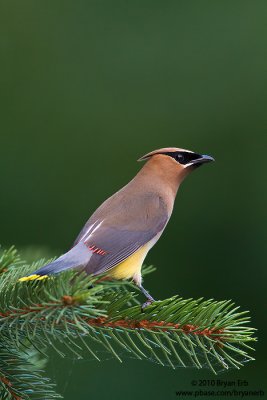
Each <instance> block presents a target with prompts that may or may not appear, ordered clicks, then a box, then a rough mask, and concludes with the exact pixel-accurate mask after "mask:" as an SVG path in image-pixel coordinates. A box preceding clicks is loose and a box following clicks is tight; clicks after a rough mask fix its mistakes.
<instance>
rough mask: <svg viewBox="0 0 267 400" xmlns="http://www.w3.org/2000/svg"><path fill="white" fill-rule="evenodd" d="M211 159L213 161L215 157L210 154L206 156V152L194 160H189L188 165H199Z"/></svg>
mask: <svg viewBox="0 0 267 400" xmlns="http://www.w3.org/2000/svg"><path fill="white" fill-rule="evenodd" d="M211 161H215V159H214V158H213V157H211V156H208V155H206V154H203V155H201V156H200V157H199V158H196V159H195V160H192V161H190V164H189V165H193V166H196V167H197V166H200V165H202V164H204V163H208V162H211Z"/></svg>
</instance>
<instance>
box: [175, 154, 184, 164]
mask: <svg viewBox="0 0 267 400" xmlns="http://www.w3.org/2000/svg"><path fill="white" fill-rule="evenodd" d="M175 158H176V161H178V162H179V163H180V164H183V163H184V162H185V156H184V155H183V154H181V153H178V154H176V157H175Z"/></svg>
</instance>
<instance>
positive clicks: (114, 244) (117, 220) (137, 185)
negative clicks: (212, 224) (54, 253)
mask: <svg viewBox="0 0 267 400" xmlns="http://www.w3.org/2000/svg"><path fill="white" fill-rule="evenodd" d="M137 161H145V164H144V166H143V167H142V168H141V169H140V170H139V171H138V173H137V174H136V176H135V177H134V178H133V179H132V180H130V182H129V183H128V184H126V185H125V186H124V187H122V189H120V190H118V191H117V192H116V193H115V194H113V195H112V196H111V197H109V198H108V199H107V200H105V201H104V202H103V203H102V204H101V205H100V207H98V208H97V209H96V211H95V212H94V213H93V214H92V215H91V217H90V218H89V219H88V221H87V222H86V224H85V225H84V227H83V228H82V230H81V232H80V233H79V235H78V236H77V238H76V240H75V242H74V244H73V247H72V248H71V249H70V250H69V251H67V252H66V253H65V254H63V255H61V256H60V257H59V258H57V259H56V260H54V261H52V262H50V263H49V264H47V265H45V266H43V267H41V268H39V269H38V270H36V271H35V272H34V273H32V274H31V275H28V276H24V277H22V278H20V279H19V281H21V282H23V281H28V280H42V279H45V278H47V277H49V276H50V275H53V274H58V273H60V272H62V271H65V270H68V269H77V270H82V271H85V272H86V273H87V274H90V275H93V276H97V275H100V274H101V275H102V274H105V275H107V277H109V278H112V279H118V280H126V279H132V281H133V282H134V283H135V284H136V285H137V286H138V288H139V289H140V290H141V292H142V293H143V294H144V296H145V297H146V302H145V303H144V304H143V306H142V308H145V307H147V306H148V305H150V304H151V303H153V302H154V301H155V300H154V298H153V297H152V296H151V294H150V293H149V292H148V291H147V290H146V289H145V288H144V287H143V285H142V265H143V262H144V260H145V257H146V256H147V253H148V252H149V250H150V249H151V248H152V247H153V246H154V245H155V243H156V242H157V241H158V240H159V238H160V236H161V235H162V233H163V231H164V229H165V228H166V225H167V223H168V221H169V219H170V217H171V215H172V211H173V207H174V201H175V198H176V194H177V191H178V189H179V187H180V184H181V183H182V182H183V180H184V179H185V177H186V176H187V175H189V174H190V173H191V172H192V171H194V170H195V169H196V168H197V167H199V166H201V165H203V164H205V163H208V162H211V161H215V160H214V158H213V157H211V156H209V155H205V154H204V155H203V154H199V153H195V152H194V151H191V150H186V149H182V148H177V147H165V148H161V149H157V150H154V151H152V152H150V153H147V154H145V155H144V156H142V157H141V158H139V159H138V160H137Z"/></svg>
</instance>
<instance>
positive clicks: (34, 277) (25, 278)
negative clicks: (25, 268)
mask: <svg viewBox="0 0 267 400" xmlns="http://www.w3.org/2000/svg"><path fill="white" fill-rule="evenodd" d="M45 278H48V275H35V274H34V275H29V276H23V277H22V278H19V282H25V281H34V280H36V281H41V280H43V279H45Z"/></svg>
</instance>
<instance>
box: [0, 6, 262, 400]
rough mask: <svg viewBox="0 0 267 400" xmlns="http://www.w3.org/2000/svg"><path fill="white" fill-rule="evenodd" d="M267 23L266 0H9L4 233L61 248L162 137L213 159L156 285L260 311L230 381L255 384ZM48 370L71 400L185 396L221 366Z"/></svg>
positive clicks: (182, 214) (160, 253)
mask: <svg viewBox="0 0 267 400" xmlns="http://www.w3.org/2000/svg"><path fill="white" fill-rule="evenodd" d="M266 19H267V3H266V1H254V2H252V1H246V0H242V1H231V2H228V1H215V2H212V1H164V2H163V1H135V2H131V1H117V0H115V1H106V0H103V1H81V0H76V1H75V2H74V1H64V2H62V1H55V0H54V1H51V0H49V1H27V0H26V1H18V0H16V1H9V2H1V5H0V51H1V63H0V71H1V73H0V87H1V92H0V107H1V119H0V127H1V128H0V138H1V156H0V171H1V195H0V210H1V238H0V242H1V243H2V244H3V245H10V244H15V245H16V246H18V247H19V248H22V249H23V248H27V247H29V246H33V247H37V248H40V247H41V248H42V249H43V250H41V252H42V251H43V252H45V253H46V254H50V255H56V254H57V255H58V254H60V253H61V252H63V251H65V250H66V249H67V248H68V247H69V246H70V245H71V244H72V242H73V240H74V239H75V237H76V235H77V234H78V232H79V230H80V229H81V227H82V225H83V224H84V222H85V221H86V220H87V218H88V217H89V216H90V214H91V213H92V212H93V211H94V210H95V208H96V207H97V206H98V205H99V204H100V203H101V202H102V201H103V200H104V199H105V198H107V197H108V196H109V195H111V194H112V193H113V192H114V191H116V190H117V189H119V188H120V187H121V186H122V185H124V184H125V183H127V182H128V181H129V180H130V179H131V178H132V177H133V176H134V175H135V174H136V172H137V171H138V169H139V168H140V167H141V165H140V164H137V163H136V159H137V158H138V157H140V156H141V155H143V154H145V153H146V152H148V151H151V150H153V149H156V148H159V147H165V146H178V147H184V148H187V149H192V150H195V151H198V152H203V153H208V154H211V155H213V156H214V157H215V158H216V163H214V164H212V165H207V166H203V167H202V168H201V169H199V170H197V171H196V172H195V173H193V174H192V175H191V176H190V177H189V178H187V180H186V181H185V182H184V184H183V186H182V187H181V189H180V192H179V194H178V198H177V201H176V207H175V210H174V214H173V217H172V219H171V221H170V223H169V225H168V228H167V230H166V231H165V233H164V235H163V236H162V238H161V240H160V241H159V243H158V244H157V245H156V246H155V248H154V249H153V250H152V251H151V253H150V254H149V255H148V257H147V260H146V261H147V263H149V264H154V265H155V266H156V267H157V271H156V272H155V273H153V274H152V275H150V276H148V277H147V278H146V280H145V285H146V287H147V288H148V289H149V290H150V291H151V293H152V294H153V295H154V296H155V297H156V298H159V299H161V298H164V297H167V296H171V295H173V294H176V293H179V294H180V295H182V296H184V297H193V298H198V297H200V296H203V297H205V298H215V299H233V300H234V301H235V302H236V303H237V304H238V305H240V306H241V307H242V310H244V309H245V310H247V309H248V310H250V311H251V315H252V325H253V326H255V327H257V328H258V329H259V332H258V333H257V335H258V337H259V343H258V344H257V345H256V348H257V352H256V359H257V360H256V362H253V363H250V364H248V365H246V366H245V367H243V368H242V369H241V370H240V371H230V372H229V373H226V374H224V375H223V376H222V377H221V378H222V379H224V380H227V379H230V380H232V379H246V380H248V382H249V389H251V390H252V389H263V388H264V379H265V377H266V374H265V372H264V368H266V347H265V344H266V341H267V337H266V327H267V324H266V322H267V321H266V308H264V306H266V302H265V300H266V250H265V247H266V222H267V221H266V216H267V213H266V197H267V196H266V194H267V193H266V192H267V188H266V169H267V168H266V150H267V146H266V145H267V135H266V108H267V107H266V105H267V86H266V83H267V74H266V71H267V50H266V48H267V47H266V45H267V24H266ZM170 249H171V250H170ZM264 342H265V343H264ZM50 376H51V377H52V378H53V379H55V380H56V381H57V382H58V390H59V391H60V392H61V393H64V395H65V399H67V400H69V399H73V398H76V399H89V398H94V399H104V398H110V397H112V398H113V397H114V398H116V399H118V400H121V399H124V398H125V397H127V398H129V399H134V398H139V399H141V400H142V399H146V398H153V399H157V400H158V399H174V398H176V396H175V391H176V390H183V389H186V388H190V387H191V385H190V382H191V380H192V379H193V378H200V379H212V378H214V376H213V375H211V374H210V373H209V372H207V371H195V370H193V369H186V370H183V369H179V370H177V371H172V370H171V369H169V368H162V367H160V366H157V365H154V364H150V363H147V362H140V361H134V360H127V361H125V362H124V363H123V364H122V365H120V364H119V363H118V362H117V361H114V360H110V361H106V362H103V363H101V364H97V363H96V362H94V361H90V362H89V361H88V362H79V363H77V362H75V363H74V362H73V361H72V360H69V359H67V360H64V361H62V360H60V359H58V358H55V359H54V360H53V363H50ZM202 398H206V397H202Z"/></svg>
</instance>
